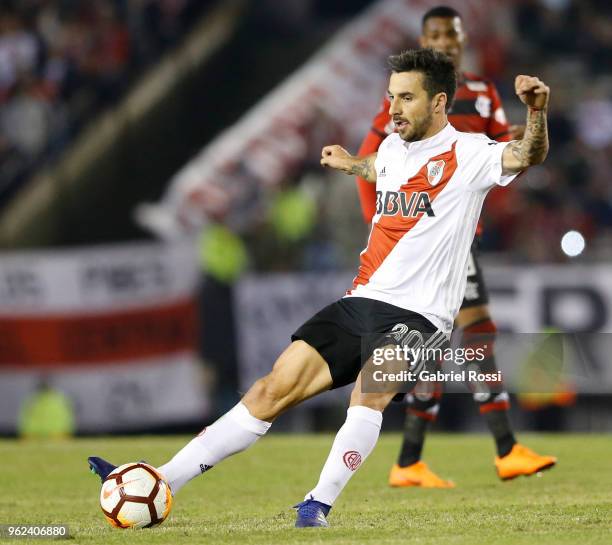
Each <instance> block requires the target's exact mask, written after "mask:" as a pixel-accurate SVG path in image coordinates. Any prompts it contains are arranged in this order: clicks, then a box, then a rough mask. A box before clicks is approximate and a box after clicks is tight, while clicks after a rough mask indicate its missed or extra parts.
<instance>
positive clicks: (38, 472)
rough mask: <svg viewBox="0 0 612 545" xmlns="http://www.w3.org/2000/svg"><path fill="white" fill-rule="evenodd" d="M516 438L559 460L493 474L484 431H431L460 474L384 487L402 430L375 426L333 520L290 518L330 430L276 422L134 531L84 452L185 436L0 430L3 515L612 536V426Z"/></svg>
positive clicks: (276, 530) (141, 447)
mask: <svg viewBox="0 0 612 545" xmlns="http://www.w3.org/2000/svg"><path fill="white" fill-rule="evenodd" d="M522 438H523V439H524V440H525V442H526V443H527V444H528V445H529V446H531V447H532V448H534V449H536V450H538V451H540V452H542V453H551V454H556V455H557V456H558V457H559V459H560V462H559V464H558V466H557V467H556V468H554V469H552V470H551V471H548V472H546V473H544V474H543V475H542V476H541V477H537V476H534V477H530V478H524V477H523V478H520V479H516V480H514V481H511V482H505V483H502V482H500V481H498V479H497V477H496V475H495V473H494V471H493V465H492V457H493V448H492V444H491V441H490V439H489V438H488V437H485V436H479V435H432V436H431V437H429V438H428V443H427V447H426V459H427V461H428V462H429V463H430V465H431V466H432V467H433V468H435V469H436V470H438V472H439V473H440V474H442V475H443V476H445V477H448V478H452V479H454V480H455V482H456V483H457V485H458V486H457V488H455V489H453V490H418V489H390V488H388V487H387V486H386V477H387V472H388V469H389V464H390V463H391V462H392V461H393V460H394V458H395V456H396V449H397V448H398V444H399V436H398V435H395V434H383V435H382V437H381V440H380V441H379V444H378V446H377V448H376V450H375V451H374V452H373V453H372V455H371V456H370V458H368V460H367V462H366V463H365V465H364V466H363V468H361V469H360V471H359V472H358V473H357V474H356V475H355V477H354V478H353V479H352V481H351V482H350V483H349V485H348V487H347V488H346V490H345V491H344V493H343V494H342V496H341V497H340V499H339V500H338V502H337V503H336V505H335V506H334V509H333V510H332V512H331V513H330V516H329V521H330V524H331V527H330V528H327V529H305V530H296V529H294V528H293V527H292V526H293V522H294V512H293V510H292V509H291V508H290V507H291V505H293V504H294V503H297V502H298V501H300V500H301V499H302V497H303V495H304V494H305V492H307V491H308V490H309V489H310V488H312V486H314V484H315V482H316V480H317V477H318V474H319V471H320V469H321V466H322V464H323V461H324V460H325V457H326V455H327V452H328V449H329V446H330V445H331V441H332V436H331V435H300V436H297V435H281V434H276V435H274V434H271V435H270V436H268V437H265V438H264V439H263V440H261V441H260V442H259V443H258V444H257V445H255V446H254V447H253V448H252V449H251V450H250V451H249V452H247V453H243V454H240V455H238V456H236V457H234V458H232V459H229V460H227V461H226V462H224V463H223V464H222V465H220V466H219V467H216V468H215V469H214V470H213V471H210V472H208V473H206V475H204V476H203V477H199V478H198V479H196V480H195V481H193V482H192V483H190V484H188V485H187V486H186V487H185V488H184V489H183V490H182V491H181V492H180V494H178V496H177V498H175V502H174V509H173V511H172V513H171V514H170V517H169V518H168V520H167V521H166V522H165V523H164V524H163V525H162V526H160V527H159V528H156V529H151V530H136V531H133V530H123V531H121V530H116V529H114V528H111V527H110V526H108V525H107V523H106V522H105V521H104V519H103V516H102V513H101V512H100V509H99V505H98V494H99V481H98V480H97V479H96V478H95V477H94V476H93V475H91V474H90V473H88V470H87V464H86V462H85V458H86V457H87V456H88V455H90V454H99V455H101V456H104V457H108V458H109V459H110V460H113V461H117V462H126V461H135V460H138V459H141V458H143V457H144V458H145V459H147V460H148V461H149V462H150V463H152V464H160V463H161V462H163V461H165V460H166V459H167V458H168V457H169V456H170V455H171V454H172V453H174V452H175V451H176V450H177V449H178V448H179V447H180V446H182V445H183V444H184V443H185V441H186V439H187V438H185V437H172V438H168V437H161V438H160V437H142V438H134V437H130V438H100V439H83V440H74V441H68V442H64V443H22V442H17V441H7V440H3V441H0V487H1V489H2V494H1V495H0V523H5V524H6V523H30V524H51V523H55V524H59V523H65V524H68V525H69V526H70V531H71V533H72V539H71V542H72V543H86V544H114V543H130V544H131V543H142V544H157V543H169V544H175V543H179V544H181V543H190V544H191V543H207V544H214V545H216V544H222V543H237V544H241V545H246V544H251V543H253V544H266V545H271V544H283V545H285V544H293V543H304V544H306V543H308V544H318V543H333V544H370V543H371V544H377V545H378V544H387V543H388V544H400V543H401V544H406V543H410V544H413V543H414V544H436V545H442V544H457V545H459V544H462V545H463V544H470V545H480V544H487V545H489V544H490V545H497V544H512V545H517V544H529V545H533V544H537V545H545V544H555V545H561V544H572V545H576V544H580V545H588V544H602V545H604V544H606V545H609V544H611V543H612V460H611V458H612V437H610V436H601V435H548V436H541V435H539V436H522ZM12 542H13V543H24V542H27V541H24V540H19V541H16V540H12ZM32 543H38V544H40V543H41V540H40V539H39V540H36V541H32Z"/></svg>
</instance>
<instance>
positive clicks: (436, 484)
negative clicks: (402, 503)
mask: <svg viewBox="0 0 612 545" xmlns="http://www.w3.org/2000/svg"><path fill="white" fill-rule="evenodd" d="M389 486H420V487H422V488H455V483H454V482H453V481H445V480H444V479H441V478H440V477H438V476H437V475H436V474H435V473H434V472H433V471H432V470H431V469H429V467H428V466H427V464H426V463H425V462H421V461H419V462H416V463H414V464H411V465H409V466H406V467H401V466H399V465H397V464H394V466H393V467H392V468H391V473H389Z"/></svg>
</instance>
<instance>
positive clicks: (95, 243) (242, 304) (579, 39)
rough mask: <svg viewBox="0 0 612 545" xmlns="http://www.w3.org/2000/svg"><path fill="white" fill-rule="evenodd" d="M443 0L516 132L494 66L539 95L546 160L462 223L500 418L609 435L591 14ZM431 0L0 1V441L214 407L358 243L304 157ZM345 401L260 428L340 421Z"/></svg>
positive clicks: (314, 305)
mask: <svg viewBox="0 0 612 545" xmlns="http://www.w3.org/2000/svg"><path fill="white" fill-rule="evenodd" d="M447 3H448V4H449V5H452V6H454V7H456V8H458V9H459V11H460V12H461V13H463V14H464V16H465V23H466V27H467V30H468V32H469V36H470V46H469V49H468V53H467V56H466V58H465V60H464V65H465V68H466V69H468V70H473V71H474V72H476V73H481V74H485V75H487V76H488V77H489V78H491V79H492V80H493V81H494V82H495V83H496V85H497V87H498V89H499V91H500V94H501V96H502V99H503V101H504V106H505V109H506V113H507V115H508V117H509V119H510V121H511V122H512V123H523V121H524V120H523V117H524V112H523V107H522V106H521V105H520V104H519V102H518V100H516V98H515V97H514V93H513V88H512V82H513V78H514V76H515V75H516V74H518V73H529V74H536V75H538V76H540V77H541V78H542V79H543V80H544V81H546V82H547V83H548V84H549V85H550V86H551V89H552V100H551V106H550V113H549V124H550V136H551V152H550V155H549V157H548V159H547V161H546V163H545V164H544V165H543V166H541V167H537V168H535V169H533V170H531V171H530V172H529V174H528V175H527V176H526V177H525V178H524V179H522V180H521V182H520V184H517V186H516V187H514V188H512V189H511V190H510V191H506V192H501V191H499V192H496V193H495V194H492V195H490V196H489V197H488V199H487V205H486V209H485V212H484V216H483V217H484V225H485V230H484V239H483V259H482V262H483V264H484V268H485V272H486V276H487V280H488V283H489V286H490V288H491V293H492V311H493V316H494V319H495V320H496V321H497V323H498V325H499V326H500V329H501V330H502V331H503V332H504V333H503V334H502V335H501V337H500V342H499V347H498V357H499V360H500V365H501V366H502V369H503V370H504V372H506V373H507V374H508V377H513V379H512V381H511V384H512V386H513V391H515V393H516V391H517V390H520V392H519V394H520V395H519V396H518V398H515V402H514V404H513V411H514V415H513V418H514V421H515V422H516V423H517V424H518V427H519V428H536V429H567V430H574V431H609V430H610V428H611V427H612V424H610V422H611V420H610V418H609V417H610V411H611V408H612V397H611V395H610V393H611V392H612V369H611V366H610V364H609V354H610V349H612V336H610V333H611V332H612V192H611V189H610V184H609V174H608V173H609V172H610V166H611V165H610V161H611V159H610V157H611V156H612V154H611V153H610V152H611V146H612V101H611V100H610V97H611V96H612V79H611V78H610V73H611V72H610V68H611V67H610V59H611V58H612V55H611V49H612V23H611V19H610V13H609V5H608V3H607V2H603V1H597V0H574V1H571V0H521V1H515V2H513V1H501V0H497V1H494V2H492V1H484V0H482V1H468V0H465V1H455V2H450V1H449V2H447ZM435 4H437V2H430V1H426V0H421V1H402V0H379V1H377V2H375V1H359V2H356V1H348V0H337V1H334V2H323V1H318V0H310V1H307V0H293V1H290V0H286V1H285V0H284V1H282V2H281V1H280V0H267V1H262V2H247V1H240V0H232V1H227V0H226V1H221V2H212V1H196V0H159V1H155V0H148V1H147V0H142V1H140V2H130V1H119V0H116V1H113V0H96V1H93V2H78V1H70V0H64V1H62V0H56V1H54V0H47V1H44V0H29V1H28V0H21V1H19V2H2V11H1V12H0V207H1V208H0V244H1V247H2V253H1V254H0V433H3V434H15V433H17V432H18V431H19V430H21V432H23V433H25V434H26V435H27V434H33V435H35V434H43V435H44V434H45V433H47V432H48V431H51V432H53V431H54V430H55V431H60V432H62V431H70V430H72V429H74V430H75V431H76V432H78V433H82V434H89V433H101V432H103V433H107V432H130V433H140V432H145V431H159V432H179V431H191V430H195V429H199V428H201V426H202V424H203V423H205V422H209V421H211V420H212V419H213V418H214V417H215V416H217V415H219V414H221V413H223V412H224V411H225V410H227V409H228V408H229V407H231V406H232V405H233V404H234V403H235V402H236V401H237V399H238V398H239V395H240V392H243V391H244V390H245V389H246V388H247V387H248V386H249V384H250V383H251V382H252V380H253V379H254V378H255V377H257V376H258V375H259V374H261V373H262V372H265V371H266V370H267V369H268V368H269V367H270V366H271V364H272V363H273V361H274V359H275V357H276V355H277V354H278V353H279V352H280V350H281V349H282V348H283V347H284V345H285V344H286V342H287V341H288V335H289V334H290V333H291V331H292V328H294V327H295V326H297V325H299V323H300V322H301V321H302V320H303V319H304V318H306V317H308V316H309V315H310V314H312V313H313V312H314V311H316V310H317V309H319V308H320V307H322V306H323V305H325V304H327V303H328V302H330V301H332V300H333V299H334V298H337V297H338V296H340V295H341V294H342V293H344V290H345V289H346V287H347V286H348V285H349V283H350V280H351V278H352V276H353V274H354V271H355V268H356V264H357V256H358V252H359V251H360V250H361V249H362V247H363V245H364V241H365V239H366V236H367V228H366V226H364V225H363V222H362V220H361V214H360V211H359V206H358V201H357V193H356V190H355V187H354V183H353V181H351V180H350V179H349V178H346V177H342V176H338V175H335V174H332V173H329V172H324V171H322V169H321V168H320V167H319V165H318V157H319V153H320V148H321V146H322V145H323V144H326V143H332V142H337V143H341V144H343V145H345V146H346V147H348V148H349V149H351V150H353V151H354V150H356V149H357V146H358V144H359V142H360V140H361V138H362V137H363V135H364V134H365V132H366V131H367V129H368V126H369V122H370V120H371V118H372V116H373V114H374V113H375V111H376V108H377V107H378V104H379V102H380V97H381V96H382V93H383V92H384V89H385V78H386V72H385V67H384V60H385V58H386V56H387V55H388V54H389V53H392V52H396V51H397V50H399V49H401V48H404V47H409V46H414V45H416V37H417V35H418V32H419V26H420V16H421V15H422V13H423V12H424V11H425V10H426V9H427V8H428V7H430V6H433V5H435ZM570 231H577V232H579V233H580V234H581V235H582V237H583V240H584V241H585V248H584V251H582V252H581V253H580V254H579V255H577V256H575V257H571V256H570V255H568V253H570V254H571V253H573V252H574V251H575V250H576V247H575V246H573V245H572V244H569V246H566V248H565V251H564V250H563V249H562V245H561V241H562V239H563V237H564V235H565V234H566V233H568V232H570ZM578 238H579V240H578V243H580V240H581V239H580V237H578ZM566 241H567V239H566ZM579 245H580V244H578V246H579ZM578 249H580V248H579V247H578ZM556 332H565V333H567V334H570V335H575V334H580V338H579V339H580V340H579V341H577V342H576V343H575V344H574V345H572V346H578V347H579V348H578V349H577V350H574V352H577V354H576V353H572V354H571V355H570V354H569V352H566V353H565V356H563V357H561V358H560V359H559V358H556V359H555V358H553V359H555V361H557V360H558V361H561V362H562V364H560V365H561V367H562V369H561V371H562V372H557V371H559V367H558V365H557V367H555V370H554V372H553V373H552V374H553V378H554V380H553V381H552V382H551V381H550V380H548V381H546V380H545V381H544V382H538V381H537V380H536V381H534V377H535V375H534V373H533V372H532V371H530V369H531V367H530V366H532V365H533V366H535V368H536V369H539V367H538V362H542V360H544V361H545V362H548V361H550V359H551V354H552V355H555V354H557V352H556V351H558V350H559V344H558V341H556V340H554V341H553V345H554V346H553V347H552V348H551V347H550V345H549V344H548V345H547V344H546V343H547V342H550V339H549V337H550V336H551V335H553V337H554V334H555V333H556ZM564 342H565V341H564ZM563 346H565V345H563ZM542 354H544V356H542ZM554 366H555V365H554V364H553V367H554ZM536 374H537V373H536ZM526 383H528V384H529V386H528V387H525V384H526ZM521 385H522V386H521ZM534 393H538V394H541V395H525V394H534ZM346 399H347V392H346V391H339V392H335V393H333V394H326V395H325V396H322V397H321V398H320V399H316V400H312V401H310V402H309V403H307V404H306V405H305V407H303V408H300V409H297V410H294V411H292V412H291V413H289V414H288V415H286V416H284V417H282V418H281V419H280V420H279V422H278V425H277V426H275V427H276V428H280V429H286V430H296V431H310V430H331V429H336V428H337V427H338V426H339V425H340V423H341V422H342V420H343V418H344V409H345V405H346ZM444 404H445V405H446V407H445V406H443V407H442V410H441V413H440V419H439V422H438V424H437V426H438V428H439V429H449V430H460V429H470V430H478V429H481V428H480V427H481V426H482V425H483V424H482V423H481V422H480V420H479V419H478V417H477V411H476V410H475V409H474V407H473V403H472V402H471V399H470V396H469V395H466V394H463V395H452V396H447V397H446V398H445V401H444ZM387 412H388V418H386V420H385V429H394V428H397V426H399V423H400V422H401V416H402V415H401V411H400V409H399V408H398V407H392V408H391V409H390V410H388V411H387ZM59 415H61V416H59ZM70 415H72V417H71V416H70ZM72 419H73V421H72ZM58 423H59V424H58ZM62 423H63V424H62ZM60 424H61V425H60ZM58 426H59V428H58ZM62 426H64V427H63V428H62Z"/></svg>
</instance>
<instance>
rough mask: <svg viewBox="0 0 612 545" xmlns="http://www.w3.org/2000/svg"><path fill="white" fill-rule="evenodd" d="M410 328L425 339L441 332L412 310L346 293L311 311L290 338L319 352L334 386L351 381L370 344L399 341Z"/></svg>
mask: <svg viewBox="0 0 612 545" xmlns="http://www.w3.org/2000/svg"><path fill="white" fill-rule="evenodd" d="M414 330H416V331H417V332H420V333H421V334H422V336H424V337H425V338H427V339H429V338H431V337H432V336H434V335H437V336H440V337H443V336H444V335H443V334H442V333H441V332H439V331H438V330H437V328H436V327H435V326H434V325H433V324H432V323H431V322H430V321H429V320H427V319H426V318H424V317H423V316H421V315H420V314H417V313H416V312H411V311H409V310H405V309H403V308H400V307H396V306H394V305H389V304H388V303H383V302H381V301H376V300H374V299H366V298H364V297H346V298H344V299H340V300H339V301H336V302H335V303H332V304H331V305H328V306H327V307H325V308H324V309H323V310H321V311H319V312H318V313H317V314H315V315H314V316H313V317H312V318H311V319H310V320H308V321H307V322H306V323H304V324H303V325H302V326H300V327H299V328H298V329H297V331H296V332H295V333H294V334H293V335H291V340H292V341H296V340H303V341H305V342H306V343H308V344H309V345H310V346H312V347H313V348H315V349H316V350H317V352H319V354H321V356H322V357H323V359H324V360H325V361H326V362H327V365H329V370H330V372H331V376H332V379H333V386H332V389H334V388H340V387H341V386H345V385H346V384H351V383H352V382H355V380H356V379H357V375H359V372H360V371H361V368H362V366H363V364H364V363H365V362H366V361H367V360H368V359H369V358H370V356H371V355H372V351H373V350H374V348H376V347H381V346H387V345H390V344H398V345H401V344H403V343H404V341H405V340H406V336H407V335H408V334H410V333H411V332H413V331H414Z"/></svg>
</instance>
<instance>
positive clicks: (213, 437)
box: [158, 403, 272, 494]
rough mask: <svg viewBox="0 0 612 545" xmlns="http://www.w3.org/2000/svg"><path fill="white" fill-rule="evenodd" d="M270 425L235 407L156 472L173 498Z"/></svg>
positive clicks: (258, 435) (239, 406)
mask: <svg viewBox="0 0 612 545" xmlns="http://www.w3.org/2000/svg"><path fill="white" fill-rule="evenodd" d="M271 425H272V424H271V423H270V422H265V421H263V420H259V419H258V418H255V417H254V416H253V415H252V414H251V413H250V412H249V410H248V409H247V408H246V405H243V404H242V403H238V404H237V405H236V406H234V407H233V408H232V409H231V410H229V411H228V412H226V413H225V414H224V415H223V416H222V417H221V418H219V419H218V420H216V421H215V422H213V423H212V424H211V425H210V426H208V427H206V428H204V430H203V431H202V432H201V433H200V435H198V436H197V437H194V438H193V439H192V440H191V441H190V442H189V443H187V445H185V446H184V447H183V448H182V449H181V450H180V451H179V452H177V453H176V455H175V456H174V458H172V460H170V461H169V462H168V463H167V464H164V465H163V466H160V467H159V468H158V469H159V471H160V472H161V474H162V475H163V476H164V477H166V479H167V480H168V482H169V483H170V488H171V489H172V494H176V493H177V492H178V491H179V489H181V488H182V487H183V486H184V485H185V484H187V482H189V481H190V480H191V479H193V478H194V477H197V476H198V475H200V474H202V473H204V472H205V471H207V470H209V469H210V468H211V467H213V466H214V465H216V464H218V463H219V462H220V461H221V460H224V459H225V458H227V457H228V456H231V455H232V454H236V453H237V452H241V451H243V450H246V449H247V448H249V447H250V446H251V445H252V444H253V443H254V442H255V441H257V439H259V438H260V437H261V436H262V435H264V434H265V433H266V432H267V431H268V429H269V428H270V426H271Z"/></svg>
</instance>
